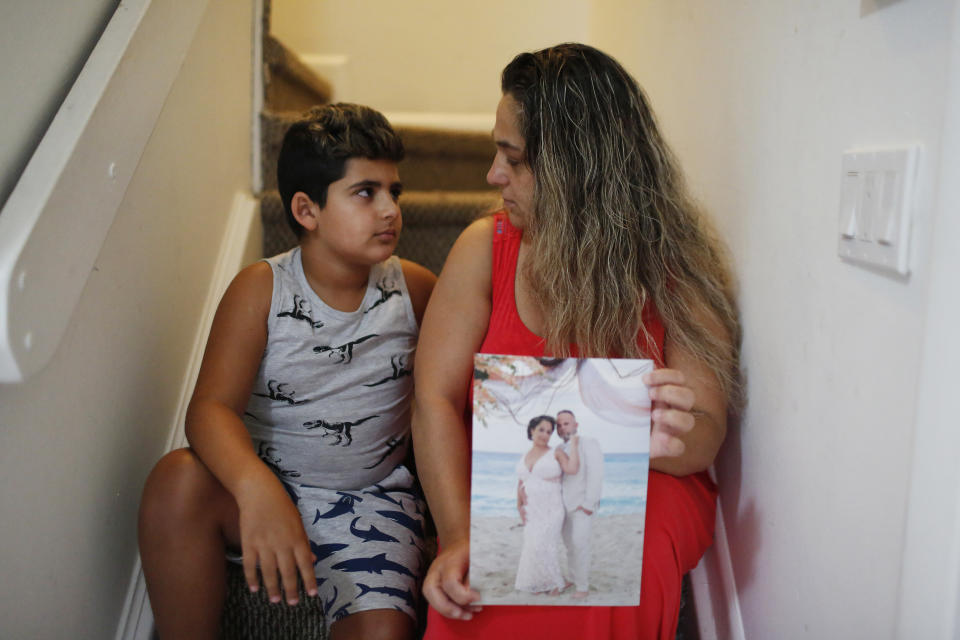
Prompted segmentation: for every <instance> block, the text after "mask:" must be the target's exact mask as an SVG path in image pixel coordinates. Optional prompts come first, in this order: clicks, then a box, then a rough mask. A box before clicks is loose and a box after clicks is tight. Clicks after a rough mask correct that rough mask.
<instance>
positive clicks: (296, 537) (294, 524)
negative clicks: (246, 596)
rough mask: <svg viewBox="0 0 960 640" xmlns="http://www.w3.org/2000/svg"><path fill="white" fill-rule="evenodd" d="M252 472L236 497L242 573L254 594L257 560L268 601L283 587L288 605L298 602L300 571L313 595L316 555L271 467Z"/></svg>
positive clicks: (274, 599)
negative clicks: (253, 473)
mask: <svg viewBox="0 0 960 640" xmlns="http://www.w3.org/2000/svg"><path fill="white" fill-rule="evenodd" d="M255 475H256V477H255V478H249V481H248V482H246V483H245V488H244V490H243V491H242V492H238V493H239V494H240V495H237V496H236V500H237V505H238V507H239V508H240V545H241V548H242V551H243V573H244V575H245V576H246V578H247V585H249V587H250V591H253V592H256V591H257V590H258V589H259V587H260V583H259V580H258V579H257V565H258V564H259V565H260V571H261V573H262V574H263V585H264V586H265V587H266V589H267V595H268V596H269V597H270V602H280V600H281V597H280V590H281V585H282V589H283V595H284V597H285V598H286V601H287V604H290V605H295V604H297V602H298V601H299V598H298V594H297V573H298V572H299V574H300V577H301V578H302V579H303V588H304V591H306V592H307V593H308V594H309V595H311V596H315V595H317V581H316V577H315V576H314V573H313V563H314V561H315V558H314V556H313V553H312V552H311V551H310V541H309V540H308V538H307V533H306V531H304V529H303V522H302V521H301V520H300V512H299V511H297V508H296V507H295V506H294V505H293V503H292V502H291V501H290V497H289V496H288V495H287V493H286V491H284V489H283V485H281V484H280V481H279V480H278V479H277V478H276V476H274V475H273V473H271V472H270V471H269V470H265V473H263V474H255ZM278 575H279V584H278Z"/></svg>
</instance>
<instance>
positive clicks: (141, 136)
mask: <svg viewBox="0 0 960 640" xmlns="http://www.w3.org/2000/svg"><path fill="white" fill-rule="evenodd" d="M207 1H208V0H190V1H189V2H182V1H178V0H123V1H122V2H121V3H120V5H119V6H118V7H117V10H116V11H115V12H114V14H113V17H112V18H111V19H110V22H109V23H108V24H107V27H106V29H104V32H103V35H102V36H101V37H100V40H99V42H98V43H97V45H96V47H95V48H94V50H93V52H92V53H91V54H90V57H89V58H88V59H87V62H86V64H85V65H84V67H83V69H82V71H81V72H80V75H79V76H78V78H77V80H76V82H74V84H73V87H72V88H71V89H70V93H69V94H68V95H67V97H66V99H65V100H64V102H63V105H62V106H61V107H60V110H59V111H58V112H57V114H56V116H55V117H54V119H53V122H52V123H51V124H50V127H49V128H48V129H47V132H46V133H45V134H44V136H43V139H42V140H41V141H40V144H39V145H38V146H37V149H36V151H35V152H34V154H33V156H32V157H31V159H30V162H29V163H28V164H27V167H26V169H25V170H24V171H23V174H22V175H21V177H20V180H19V181H18V182H17V184H16V186H15V187H14V189H13V191H12V192H11V194H10V197H9V198H8V199H7V202H6V204H5V205H4V207H3V210H2V211H0V383H4V382H8V383H9V382H20V381H23V380H25V379H26V378H27V377H28V376H30V375H31V374H33V373H35V372H36V371H38V370H39V369H40V368H42V367H43V366H44V365H45V364H46V363H47V362H49V360H50V358H52V357H53V354H54V352H55V351H56V348H57V346H58V345H59V343H60V339H61V338H62V337H63V334H64V332H65V331H66V329H67V326H68V323H69V320H70V316H71V315H72V313H73V309H74V307H75V306H76V303H77V302H78V301H79V299H80V294H81V293H82V291H83V287H84V285H85V284H86V282H87V277H88V276H89V274H90V272H91V270H92V269H93V267H94V263H95V261H96V258H97V255H98V254H99V252H100V248H101V246H102V245H103V241H104V239H105V238H106V235H107V231H108V230H109V229H110V225H111V224H112V223H113V219H114V216H115V215H116V212H117V209H118V208H119V206H120V203H121V201H122V199H123V195H124V193H125V192H126V189H127V185H128V184H129V182H130V179H131V178H132V177H133V175H134V171H135V170H136V167H137V163H138V162H139V161H140V156H141V154H142V153H143V149H144V147H145V146H146V144H147V141H148V139H149V138H150V134H151V133H152V131H153V128H154V125H155V124H156V121H157V118H159V116H160V111H161V109H162V108H163V103H164V101H165V100H166V97H167V94H168V93H169V91H170V88H171V86H172V85H173V81H174V79H175V78H176V77H177V74H178V72H179V70H180V66H181V64H182V63H183V60H184V57H185V56H186V54H187V50H188V49H189V47H190V44H191V42H193V39H194V35H195V34H196V30H197V27H198V26H199V24H200V20H201V19H202V17H203V14H204V11H205V10H206V6H207Z"/></svg>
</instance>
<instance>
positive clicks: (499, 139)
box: [414, 44, 739, 640]
mask: <svg viewBox="0 0 960 640" xmlns="http://www.w3.org/2000/svg"><path fill="white" fill-rule="evenodd" d="M501 87H502V89H503V98H502V99H501V100H500V104H499V106H498V108H497V116H496V124H495V126H494V131H493V137H494V142H495V144H496V155H495V156H494V160H493V164H492V166H491V167H490V171H489V172H488V174H487V181H488V182H490V184H492V185H495V186H497V187H498V188H499V189H500V192H501V195H502V196H503V200H504V207H505V211H504V212H500V213H498V214H496V215H494V216H493V217H491V218H485V219H482V220H479V221H477V222H475V223H474V224H472V225H471V226H470V227H468V228H467V229H466V230H465V231H464V233H463V234H462V235H461V237H460V238H459V239H458V240H457V242H456V244H455V245H454V247H453V249H452V250H451V253H450V256H449V257H448V259H447V263H446V265H445V266H444V268H443V273H442V275H441V277H440V280H439V282H438V284H437V287H436V289H434V293H433V297H432V299H431V301H430V303H429V305H428V308H427V311H426V315H425V318H424V321H423V326H422V329H421V333H420V342H419V344H418V352H417V369H416V374H415V375H416V389H417V391H416V412H415V414H414V415H415V419H414V446H415V450H416V458H417V463H418V465H417V466H418V469H419V471H420V479H421V482H422V484H423V486H424V489H425V491H426V495H427V500H428V503H429V506H430V508H431V510H432V513H433V517H434V519H435V522H436V525H437V531H438V535H439V542H440V551H439V553H438V555H437V558H436V559H435V560H434V562H433V564H432V565H431V567H430V569H429V572H428V574H427V577H426V579H425V582H424V588H423V591H424V595H426V597H427V599H428V600H429V601H430V603H431V605H432V607H431V610H430V614H429V616H430V617H429V619H428V623H427V634H426V638H428V639H431V640H433V639H437V638H483V637H497V636H498V635H499V636H503V637H518V636H522V637H524V638H525V639H527V640H530V639H533V638H550V640H557V639H558V638H568V637H569V638H572V637H589V638H594V637H595V638H603V637H616V638H620V637H623V638H663V639H667V638H672V637H673V635H674V633H675V629H676V624H677V615H678V611H679V605H680V582H681V579H682V576H683V574H684V573H686V572H687V571H689V570H690V569H691V568H693V567H694V566H695V565H696V563H697V561H698V560H699V558H700V556H701V555H702V554H703V552H704V551H705V550H706V548H707V546H708V545H709V544H710V543H711V541H712V537H713V524H714V517H715V508H716V487H715V486H714V485H713V483H712V482H711V481H710V479H709V477H708V476H707V474H706V473H705V471H706V469H707V468H708V467H709V466H710V465H711V464H712V462H713V459H714V457H715V456H716V454H717V451H718V449H719V447H720V444H721V443H722V442H723V438H724V435H725V433H726V415H727V407H728V405H729V404H731V403H733V402H735V401H736V399H737V398H738V385H737V349H736V344H737V341H738V338H739V325H738V321H737V316H736V312H735V309H734V307H733V303H732V298H731V295H730V286H729V285H730V280H729V275H728V270H727V267H726V264H725V262H724V260H723V258H722V256H721V252H720V250H719V248H718V245H717V243H716V242H715V241H714V240H713V239H712V238H711V236H710V235H709V234H708V233H707V232H706V231H705V229H704V223H703V221H702V219H701V216H700V214H699V210H698V208H697V207H696V206H695V205H694V203H693V202H692V200H691V199H690V197H689V196H688V194H687V192H686V189H685V186H684V184H683V178H682V175H681V173H680V170H679V168H678V166H677V164H676V161H675V160H674V158H673V155H672V153H671V152H670V150H669V148H668V147H667V145H666V143H665V142H664V141H663V139H662V138H661V136H660V133H659V131H658V129H657V126H656V122H655V120H654V117H653V114H652V112H651V110H650V108H649V106H648V104H647V101H646V99H645V97H644V96H643V93H642V92H641V91H640V88H639V87H638V86H637V84H636V81H634V80H633V78H631V77H630V76H629V75H628V74H627V73H626V71H624V69H623V68H622V67H621V66H620V65H619V64H618V63H617V62H616V61H615V60H613V59H612V58H610V57H609V56H607V55H606V54H604V53H602V52H600V51H597V50H596V49H593V48H592V47H588V46H585V45H579V44H564V45H558V46H555V47H551V48H549V49H544V50H542V51H538V52H535V53H524V54H520V55H519V56H517V57H516V58H514V60H513V61H512V62H511V63H510V64H509V65H507V67H506V68H505V69H504V72H503V77H502V82H501ZM475 351H480V352H485V353H506V354H518V355H530V356H535V357H541V356H543V355H545V354H549V355H551V356H567V355H573V356H578V357H591V356H597V357H607V356H614V355H616V356H624V357H649V358H652V359H654V360H655V361H656V363H657V366H658V368H657V370H655V371H653V372H651V373H649V374H647V376H646V377H645V382H646V384H647V386H648V388H649V394H650V397H651V399H652V400H653V402H654V411H653V412H652V414H651V441H650V455H651V462H650V467H651V473H650V477H649V481H648V489H647V520H646V526H645V534H644V552H643V575H642V577H641V599H640V604H639V605H638V606H637V607H609V608H606V607H589V608H587V607H550V608H539V607H494V608H490V609H487V610H485V611H482V612H481V611H478V608H477V607H475V606H472V605H471V603H472V602H475V601H476V600H477V598H478V597H479V594H477V593H476V592H475V591H473V590H472V589H470V587H469V584H468V582H467V579H466V573H467V565H468V558H469V495H470V494H469V455H470V451H469V442H470V440H469V437H470V436H469V432H468V429H467V427H466V424H465V422H464V409H465V406H466V398H467V389H468V386H469V380H470V375H471V372H472V362H473V353H474V352H475Z"/></svg>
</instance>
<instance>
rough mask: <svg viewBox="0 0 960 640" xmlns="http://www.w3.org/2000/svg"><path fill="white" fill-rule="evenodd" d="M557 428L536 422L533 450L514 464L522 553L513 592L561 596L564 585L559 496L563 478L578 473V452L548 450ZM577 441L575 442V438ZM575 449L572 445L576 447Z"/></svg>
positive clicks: (531, 428)
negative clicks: (568, 454)
mask: <svg viewBox="0 0 960 640" xmlns="http://www.w3.org/2000/svg"><path fill="white" fill-rule="evenodd" d="M555 426H556V422H555V421H554V419H553V418H552V417H550V416H537V417H536V418H534V419H533V420H531V421H530V423H529V424H528V425H527V438H528V439H529V440H531V441H532V442H533V447H532V448H531V449H530V451H528V452H527V453H526V454H525V455H524V456H523V458H521V459H520V462H518V463H517V475H518V476H519V478H520V480H519V482H518V484H517V509H518V510H519V511H520V519H521V521H522V522H523V525H524V526H523V547H522V549H521V551H520V563H519V565H518V567H517V580H516V582H515V583H514V588H515V589H516V590H517V591H529V592H532V593H541V592H548V593H550V594H551V595H555V594H558V593H560V592H561V591H562V590H563V589H564V588H566V587H567V586H568V585H567V582H566V581H565V580H564V578H563V574H562V573H561V571H560V551H561V548H562V536H561V533H560V530H561V528H562V527H563V518H564V515H565V510H564V508H563V499H562V497H561V495H560V478H561V475H562V473H576V472H577V471H578V470H579V467H580V460H579V457H578V456H579V454H578V453H577V450H578V447H576V446H572V447H570V449H571V452H572V453H571V454H570V456H567V454H565V453H563V452H562V451H560V448H559V447H557V448H556V449H555V450H553V452H552V453H553V455H550V454H551V450H550V437H551V436H552V435H553V431H554V428H555ZM574 437H577V436H574ZM574 445H576V443H575V442H574Z"/></svg>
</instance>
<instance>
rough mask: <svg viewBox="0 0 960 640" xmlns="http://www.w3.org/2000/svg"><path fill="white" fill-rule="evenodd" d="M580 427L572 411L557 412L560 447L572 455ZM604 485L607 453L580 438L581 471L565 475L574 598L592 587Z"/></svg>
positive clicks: (565, 526) (566, 528) (565, 529)
mask: <svg viewBox="0 0 960 640" xmlns="http://www.w3.org/2000/svg"><path fill="white" fill-rule="evenodd" d="M578 427H579V425H578V424H577V419H576V417H575V416H574V415H573V412H572V411H569V410H566V409H564V410H563V411H560V412H559V413H557V433H558V434H559V436H560V437H561V438H563V442H564V444H562V445H560V446H561V448H562V449H563V451H564V453H567V454H569V453H570V452H569V449H570V446H571V444H570V438H571V437H572V436H573V435H574V434H576V433H577V429H578ZM602 483H603V453H602V452H601V451H600V445H599V443H597V441H596V440H595V439H593V438H589V437H585V436H580V469H579V471H577V473H574V474H564V475H563V484H562V489H561V490H562V492H563V506H564V508H565V509H566V517H565V518H564V520H563V543H564V544H565V545H566V547H567V567H568V568H569V570H570V573H571V574H572V576H573V583H574V585H576V589H577V590H576V592H575V593H574V594H573V597H574V598H585V597H587V592H588V590H589V587H590V547H591V545H590V530H591V528H592V527H593V515H594V514H595V513H596V512H597V505H598V504H599V503H600V486H601V484H602Z"/></svg>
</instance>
